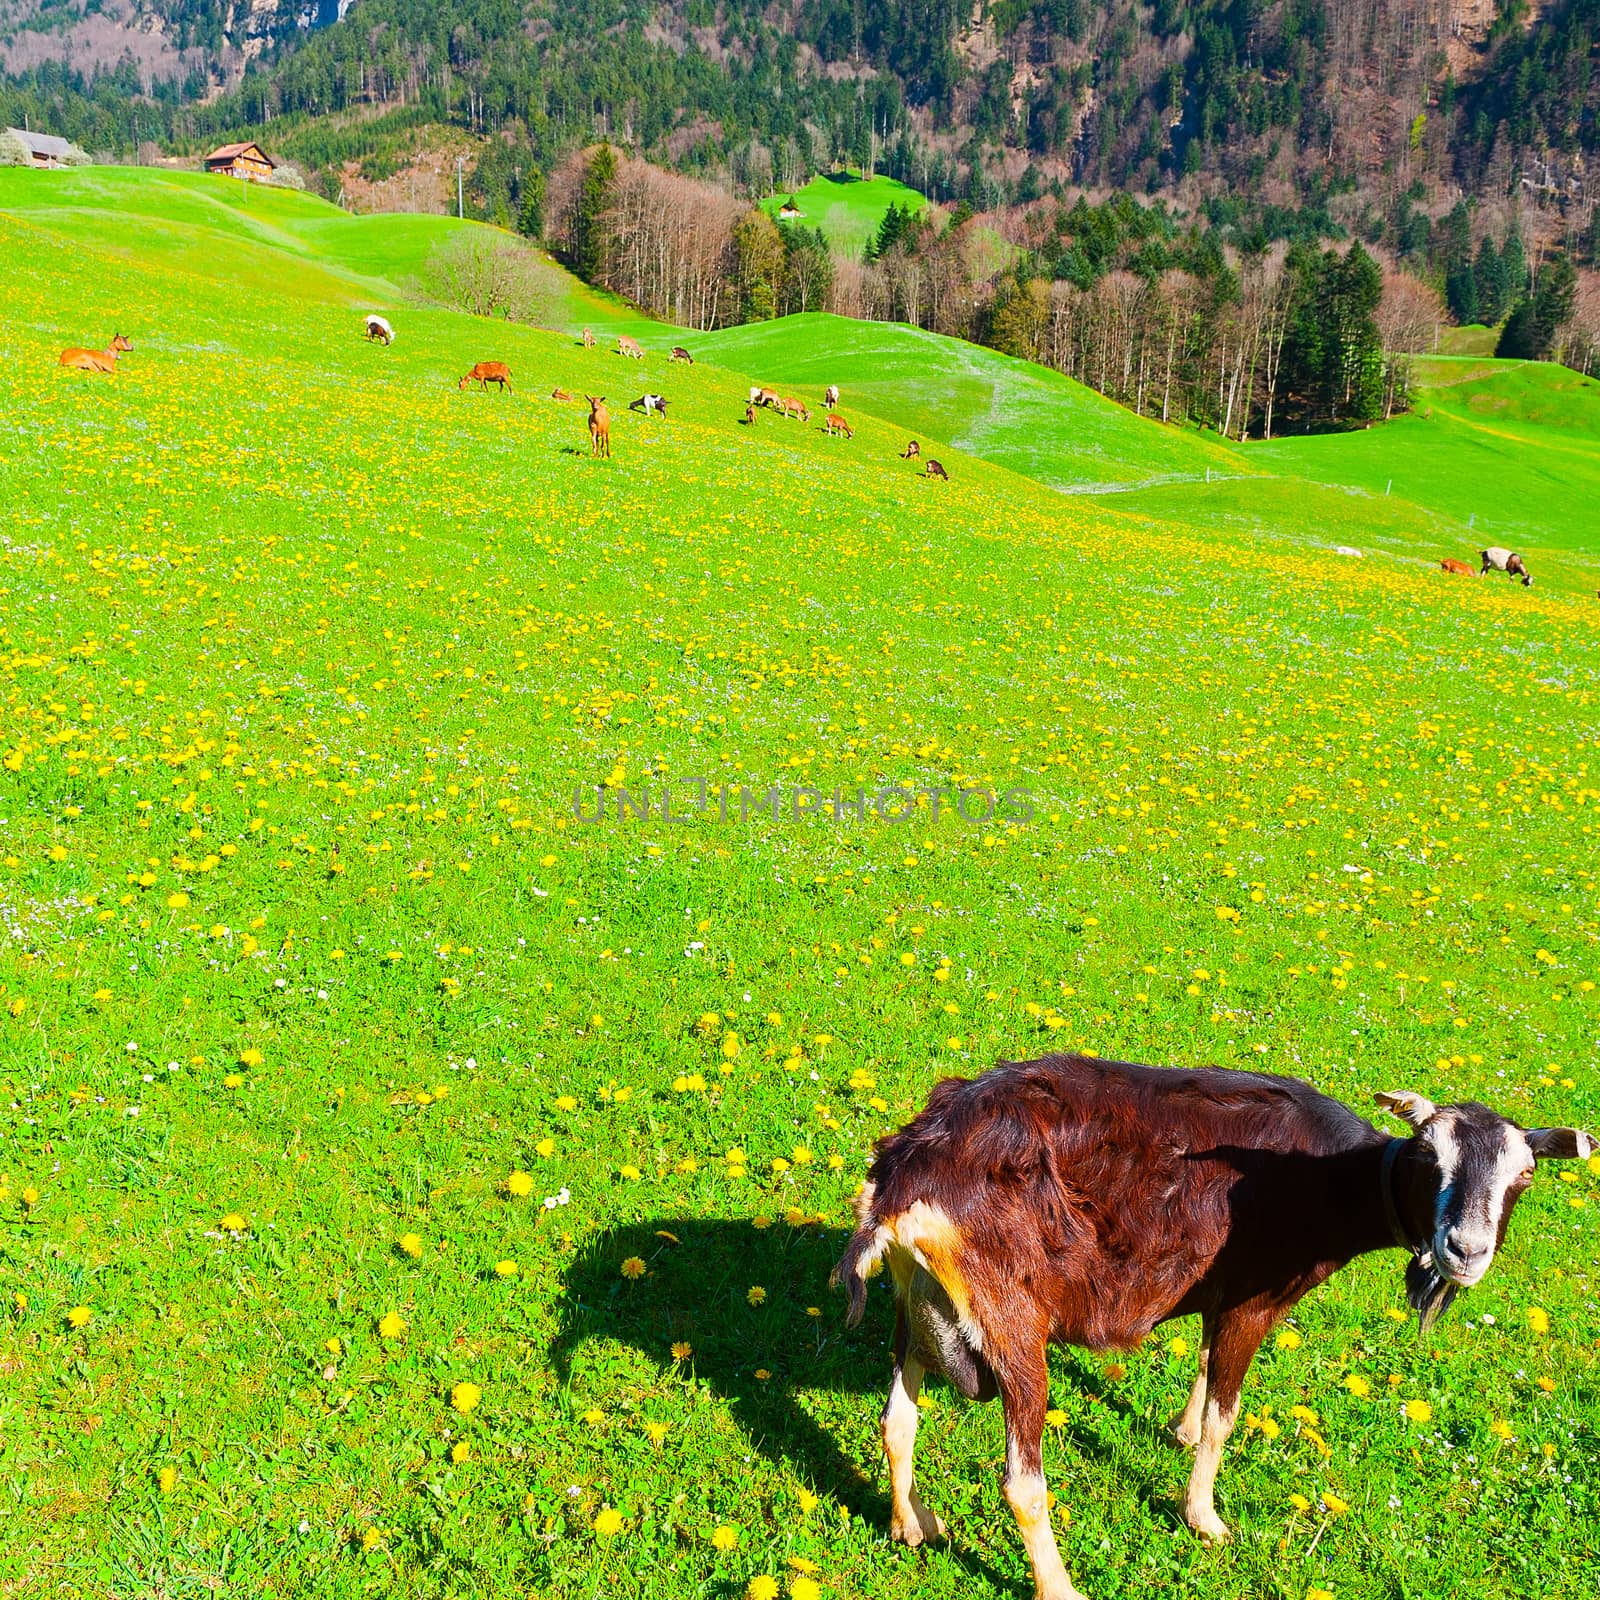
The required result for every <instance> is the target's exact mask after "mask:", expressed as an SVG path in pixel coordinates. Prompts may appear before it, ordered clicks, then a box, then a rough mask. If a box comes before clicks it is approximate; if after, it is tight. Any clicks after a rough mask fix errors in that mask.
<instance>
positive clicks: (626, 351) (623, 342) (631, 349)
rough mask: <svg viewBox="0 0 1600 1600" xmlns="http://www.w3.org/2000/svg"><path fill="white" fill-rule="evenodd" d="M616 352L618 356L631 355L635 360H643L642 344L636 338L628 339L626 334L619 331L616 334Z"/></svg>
mask: <svg viewBox="0 0 1600 1600" xmlns="http://www.w3.org/2000/svg"><path fill="white" fill-rule="evenodd" d="M617 354H618V355H619V356H631V357H632V358H633V360H635V361H643V360H644V346H643V345H642V344H640V343H639V341H638V340H637V339H630V338H629V337H628V336H627V334H625V333H619V334H618V335H617Z"/></svg>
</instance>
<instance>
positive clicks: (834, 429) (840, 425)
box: [822, 411, 856, 439]
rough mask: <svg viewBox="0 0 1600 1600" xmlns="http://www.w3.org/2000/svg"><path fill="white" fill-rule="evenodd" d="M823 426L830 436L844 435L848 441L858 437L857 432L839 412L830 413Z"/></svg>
mask: <svg viewBox="0 0 1600 1600" xmlns="http://www.w3.org/2000/svg"><path fill="white" fill-rule="evenodd" d="M822 426H823V429H824V431H825V432H827V433H829V434H841V433H842V434H843V435H844V436H845V438H847V439H853V438H855V436H856V430H855V429H854V428H852V427H851V426H850V424H849V423H848V422H846V421H845V420H844V418H843V417H841V416H840V415H839V413H838V412H837V411H830V412H829V413H828V415H827V416H826V417H825V418H824V419H823V424H822Z"/></svg>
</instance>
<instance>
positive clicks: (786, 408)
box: [778, 395, 811, 422]
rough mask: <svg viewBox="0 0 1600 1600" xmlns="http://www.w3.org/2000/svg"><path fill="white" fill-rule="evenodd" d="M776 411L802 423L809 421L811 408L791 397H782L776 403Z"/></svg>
mask: <svg viewBox="0 0 1600 1600" xmlns="http://www.w3.org/2000/svg"><path fill="white" fill-rule="evenodd" d="M778 410H779V411H780V412H781V413H782V414H783V415H784V416H786V417H799V419H800V420H801V421H802V422H809V421H810V420H811V408H810V407H809V406H808V405H807V404H806V403H805V401H804V400H796V399H795V398H794V396H793V395H783V396H782V397H781V398H780V399H779V401H778Z"/></svg>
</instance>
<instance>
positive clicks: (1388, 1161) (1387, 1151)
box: [1378, 1139, 1422, 1256]
mask: <svg viewBox="0 0 1600 1600" xmlns="http://www.w3.org/2000/svg"><path fill="white" fill-rule="evenodd" d="M1408 1143H1410V1141H1409V1140H1407V1139H1391V1140H1390V1141H1389V1142H1388V1144H1387V1145H1385V1146H1384V1150H1383V1165H1382V1167H1381V1168H1380V1169H1379V1172H1378V1192H1379V1193H1380V1194H1382V1196H1383V1214H1384V1216H1386V1217H1387V1218H1388V1219H1389V1232H1390V1233H1392V1234H1393V1235H1394V1242H1395V1243H1396V1244H1397V1245H1399V1246H1400V1248H1401V1249H1402V1250H1409V1251H1410V1252H1411V1254H1412V1255H1414V1256H1415V1255H1420V1254H1421V1253H1422V1247H1421V1246H1420V1245H1419V1244H1418V1243H1417V1242H1416V1241H1415V1240H1414V1239H1413V1238H1412V1237H1411V1235H1410V1234H1409V1233H1408V1232H1407V1231H1406V1225H1405V1223H1404V1222H1403V1221H1401V1219H1400V1208H1399V1206H1398V1205H1396V1204H1395V1198H1394V1168H1395V1163H1396V1162H1397V1161H1398V1160H1399V1159H1400V1152H1401V1151H1402V1150H1404V1149H1405V1147H1406V1145H1407V1144H1408Z"/></svg>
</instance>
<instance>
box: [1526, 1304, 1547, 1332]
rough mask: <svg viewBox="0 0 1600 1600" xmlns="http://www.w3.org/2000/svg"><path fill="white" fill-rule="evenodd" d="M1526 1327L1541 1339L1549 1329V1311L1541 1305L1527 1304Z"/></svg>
mask: <svg viewBox="0 0 1600 1600" xmlns="http://www.w3.org/2000/svg"><path fill="white" fill-rule="evenodd" d="M1528 1327H1529V1328H1530V1329H1531V1330H1532V1331H1533V1332H1534V1333H1536V1334H1538V1335H1539V1337H1540V1338H1541V1339H1542V1338H1543V1337H1544V1336H1545V1334H1547V1333H1549V1331H1550V1313H1549V1312H1548V1311H1546V1310H1545V1309H1544V1308H1543V1307H1542V1306H1529V1307H1528Z"/></svg>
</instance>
